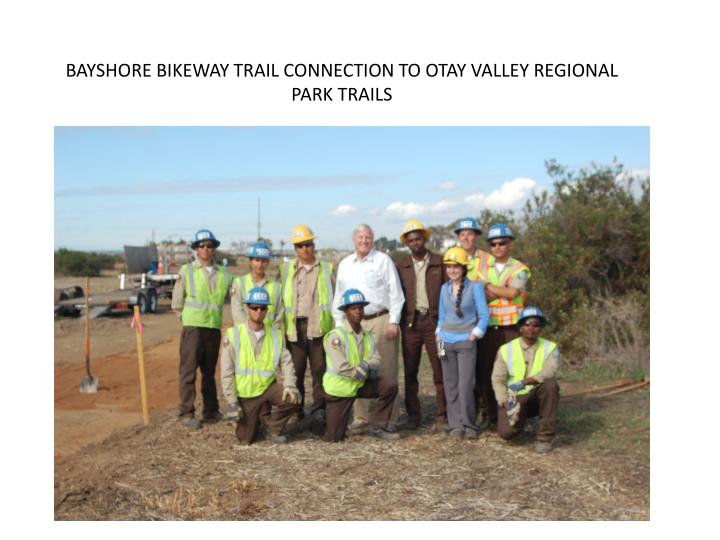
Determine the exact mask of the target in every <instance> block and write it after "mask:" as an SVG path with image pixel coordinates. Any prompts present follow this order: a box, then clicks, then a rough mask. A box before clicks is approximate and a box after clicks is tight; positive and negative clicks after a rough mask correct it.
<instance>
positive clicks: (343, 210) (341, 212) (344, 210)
mask: <svg viewBox="0 0 720 540" xmlns="http://www.w3.org/2000/svg"><path fill="white" fill-rule="evenodd" d="M355 212H357V208H355V207H354V206H350V205H349V204H341V205H340V206H338V207H337V208H336V209H335V210H333V211H332V212H331V213H332V215H333V216H335V217H343V216H351V215H352V214H354V213H355Z"/></svg>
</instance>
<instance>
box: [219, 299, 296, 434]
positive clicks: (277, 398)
mask: <svg viewBox="0 0 720 540" xmlns="http://www.w3.org/2000/svg"><path fill="white" fill-rule="evenodd" d="M245 304H246V305H247V313H248V318H247V320H246V321H245V322H244V323H241V324H238V325H235V326H233V327H232V328H228V330H227V333H226V334H225V336H226V337H225V341H224V345H225V348H224V349H223V352H222V356H221V359H220V362H221V366H222V387H223V393H224V394H225V398H226V399H227V400H228V403H230V411H231V412H233V411H234V410H236V411H237V413H238V420H237V428H236V430H235V434H236V435H237V438H238V440H239V441H240V443H241V444H250V443H252V442H253V440H255V437H256V434H257V430H258V427H259V424H260V421H259V417H260V413H261V410H262V408H263V406H265V404H268V405H272V406H273V409H272V414H271V415H270V417H269V419H268V420H266V422H267V428H268V430H269V432H270V440H271V441H272V442H273V443H275V444H284V443H286V442H287V437H286V436H284V435H283V434H282V431H283V428H284V427H285V424H287V421H288V419H289V418H290V416H291V415H292V414H293V413H296V412H297V411H298V409H299V407H300V392H299V391H298V389H297V388H296V387H295V369H294V368H293V364H292V360H291V358H290V353H289V352H288V350H287V349H286V348H285V343H284V341H283V338H282V335H281V333H280V332H279V331H278V330H277V328H274V327H273V326H272V325H270V323H269V322H268V323H266V322H265V315H266V314H267V310H268V306H269V305H270V296H269V295H268V293H267V291H266V290H265V289H263V288H260V287H255V288H253V289H251V290H250V292H249V293H248V296H247V299H246V300H245ZM278 366H280V367H281V369H282V382H283V384H282V386H281V385H280V383H279V382H278V381H277V380H276V378H275V377H276V371H277V369H278Z"/></svg>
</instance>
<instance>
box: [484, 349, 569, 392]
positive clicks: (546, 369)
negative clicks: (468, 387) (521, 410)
mask: <svg viewBox="0 0 720 540" xmlns="http://www.w3.org/2000/svg"><path fill="white" fill-rule="evenodd" d="M519 339H520V348H521V349H522V352H523V359H524V360H525V374H526V375H525V376H526V377H527V376H528V375H527V374H528V373H531V372H532V367H533V362H534V361H535V351H537V348H538V343H537V342H536V343H535V344H534V345H529V344H527V343H525V340H524V339H523V338H519ZM559 368H560V352H559V351H558V349H557V347H556V348H555V350H554V351H553V352H552V354H550V356H548V358H547V360H545V365H544V366H543V368H542V370H541V371H540V373H538V374H537V375H533V378H534V379H536V380H537V381H538V382H539V383H542V382H545V381H546V380H548V379H554V378H555V375H556V374H557V371H558V369H559ZM507 385H508V370H507V365H506V364H505V361H504V360H503V357H502V354H501V353H500V350H499V349H498V352H497V356H495V365H494V366H493V372H492V387H493V391H494V392H495V399H496V400H497V402H498V403H504V402H505V401H507V399H508V390H507Z"/></svg>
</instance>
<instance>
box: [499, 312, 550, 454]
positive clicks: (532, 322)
mask: <svg viewBox="0 0 720 540" xmlns="http://www.w3.org/2000/svg"><path fill="white" fill-rule="evenodd" d="M546 323H547V320H546V319H545V316H544V315H543V312H542V311H541V310H540V308H536V307H531V306H528V307H526V308H525V309H523V310H522V311H521V312H520V318H519V319H518V322H517V325H518V329H519V330H520V337H519V338H516V339H514V340H512V341H510V342H508V343H506V344H505V345H502V346H501V347H500V349H499V350H498V353H497V356H496V357H495V365H494V367H493V373H492V385H493V391H494V392H495V398H496V399H497V402H498V434H499V435H500V436H501V437H502V438H503V439H512V438H513V437H515V436H516V435H518V434H519V433H521V432H522V431H523V427H524V425H525V420H526V419H527V418H529V417H532V416H539V417H540V425H539V428H538V432H537V435H536V439H535V451H536V452H538V453H540V454H544V453H545V452H549V451H550V450H552V440H553V437H554V436H555V419H556V417H557V409H558V402H559V400H560V390H559V387H558V383H557V381H556V380H555V374H556V373H557V370H558V367H559V366H560V354H559V352H558V349H557V345H556V344H555V343H554V342H552V341H550V340H548V339H544V338H541V337H539V336H540V330H541V328H542V327H543V326H545V324H546Z"/></svg>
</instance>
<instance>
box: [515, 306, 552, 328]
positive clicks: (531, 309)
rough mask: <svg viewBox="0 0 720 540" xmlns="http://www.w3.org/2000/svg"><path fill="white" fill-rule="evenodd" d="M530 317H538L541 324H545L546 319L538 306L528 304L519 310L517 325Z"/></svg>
mask: <svg viewBox="0 0 720 540" xmlns="http://www.w3.org/2000/svg"><path fill="white" fill-rule="evenodd" d="M532 318H537V319H540V323H541V324H542V326H545V325H546V324H547V319H546V318H545V315H543V312H542V310H541V309H540V308H539V307H535V306H528V307H526V308H525V309H523V310H522V311H521V312H520V318H519V319H518V321H517V325H518V326H520V325H521V324H522V322H523V321H524V320H525V319H532Z"/></svg>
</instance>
